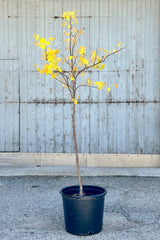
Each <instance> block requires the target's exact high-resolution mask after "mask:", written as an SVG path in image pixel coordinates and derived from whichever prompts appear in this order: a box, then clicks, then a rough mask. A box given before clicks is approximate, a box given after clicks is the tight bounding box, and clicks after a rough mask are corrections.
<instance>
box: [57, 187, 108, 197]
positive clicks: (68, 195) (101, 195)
mask: <svg viewBox="0 0 160 240" xmlns="http://www.w3.org/2000/svg"><path fill="white" fill-rule="evenodd" d="M77 188H79V185H71V186H66V187H64V188H62V189H61V190H60V191H59V193H60V194H61V195H62V197H63V196H64V197H69V198H77V199H80V198H81V199H87V198H99V197H103V196H105V195H106V194H107V190H106V189H105V188H103V187H100V186H96V185H83V188H91V189H94V188H95V189H99V190H102V191H103V192H102V193H99V194H94V195H86V196H85V195H84V196H78V195H70V194H67V193H64V192H63V191H64V190H67V189H73V190H74V189H77Z"/></svg>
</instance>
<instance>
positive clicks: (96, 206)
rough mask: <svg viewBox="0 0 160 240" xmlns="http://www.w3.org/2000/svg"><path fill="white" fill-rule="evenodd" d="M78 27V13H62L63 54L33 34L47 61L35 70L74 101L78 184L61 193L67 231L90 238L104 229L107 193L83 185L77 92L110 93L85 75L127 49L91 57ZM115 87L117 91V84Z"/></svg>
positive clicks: (73, 120) (108, 87)
mask: <svg viewBox="0 0 160 240" xmlns="http://www.w3.org/2000/svg"><path fill="white" fill-rule="evenodd" d="M76 24H77V13H76V12H70V11H67V12H63V15H62V27H63V28H64V43H65V51H64V53H60V49H57V48H56V49H54V48H53V47H52V43H53V41H54V40H55V38H54V37H50V38H49V39H48V40H46V39H45V38H41V37H40V36H39V35H38V34H34V37H35V45H36V46H39V47H40V48H41V49H42V50H43V53H42V60H43V61H44V64H43V66H42V67H41V68H40V67H39V66H37V65H36V69H37V71H38V72H39V73H40V74H43V73H44V74H46V75H50V76H51V77H52V78H53V79H55V81H57V82H58V83H59V84H61V85H62V87H63V88H64V89H66V90H68V92H69V95H70V98H71V101H72V129H73V139H74V149H75V155H76V167H77V176H78V180H79V185H78V186H69V187H65V188H63V189H62V190H61V191H60V193H61V195H62V198H63V207H64V217H65V228H66V231H67V232H69V233H72V234H76V235H90V234H96V233H98V232H100V231H101V229H102V222H103V208H104V197H105V195H106V193H107V191H106V189H104V188H102V187H98V186H91V185H82V181H81V175H80V166H79V156H78V147H77V136H76V126H75V114H76V105H77V103H78V98H79V97H78V91H79V89H80V88H82V87H89V88H96V89H97V90H102V89H103V90H106V91H107V92H110V91H111V86H108V85H107V83H106V82H103V81H96V82H93V81H92V80H91V79H90V78H87V79H85V73H86V72H87V71H89V70H90V69H97V70H99V71H100V70H102V69H103V68H104V67H105V64H104V63H105V61H106V60H107V59H108V58H109V57H110V56H112V55H113V54H117V53H118V52H120V51H121V50H122V49H124V47H122V43H121V42H120V43H117V45H116V47H117V48H118V49H113V50H112V51H108V50H106V49H102V48H100V49H99V51H97V50H95V51H92V52H91V55H90V57H89V58H88V57H87V52H86V48H85V46H80V45H79V39H80V36H81V35H82V34H83V29H82V28H80V29H77V28H76V27H75V26H76ZM81 78H84V79H83V81H80V79H81ZM113 86H114V87H115V88H117V84H116V83H115V84H113Z"/></svg>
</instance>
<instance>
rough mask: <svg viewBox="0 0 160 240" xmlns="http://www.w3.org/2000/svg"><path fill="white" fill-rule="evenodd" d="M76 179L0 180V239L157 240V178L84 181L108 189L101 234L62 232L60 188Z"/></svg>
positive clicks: (159, 191) (159, 217)
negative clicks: (88, 234) (79, 235)
mask: <svg viewBox="0 0 160 240" xmlns="http://www.w3.org/2000/svg"><path fill="white" fill-rule="evenodd" d="M77 183H78V182H77V178H76V177H74V176H72V177H71V176H68V177H58V176H21V177H0V240H72V239H73V240H83V239H84V240H85V239H86V240H160V178H158V177H156V178H153V177H120V176H119V177H118V176H117V177H100V176H99V177H85V176H84V177H83V184H91V185H99V186H102V187H105V188H107V190H108V193H107V195H106V199H105V208H104V224H103V231H102V232H101V233H99V234H96V235H93V236H88V237H78V236H74V235H70V234H69V233H67V232H65V230H64V220H63V209H62V200H61V195H60V194H59V190H60V189H61V188H62V187H64V186H68V185H73V184H77Z"/></svg>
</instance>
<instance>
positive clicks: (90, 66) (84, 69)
mask: <svg viewBox="0 0 160 240" xmlns="http://www.w3.org/2000/svg"><path fill="white" fill-rule="evenodd" d="M124 48H126V46H125V47H123V48H121V49H119V50H117V51H116V52H113V53H110V54H109V55H107V56H105V57H104V59H103V60H101V61H100V62H97V63H93V64H92V65H89V66H86V67H84V68H82V69H81V70H80V71H78V73H77V75H76V78H77V77H78V75H79V74H81V73H82V72H84V71H86V70H87V69H89V68H93V67H94V66H97V65H99V64H100V63H103V62H105V61H106V59H107V58H108V57H110V56H111V55H113V54H116V53H118V52H120V51H121V50H123V49H124Z"/></svg>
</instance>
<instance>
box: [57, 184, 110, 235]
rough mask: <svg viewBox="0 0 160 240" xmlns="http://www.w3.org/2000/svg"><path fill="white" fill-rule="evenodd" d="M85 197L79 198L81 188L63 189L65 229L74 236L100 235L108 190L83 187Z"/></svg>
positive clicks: (70, 187) (96, 187)
mask: <svg viewBox="0 0 160 240" xmlns="http://www.w3.org/2000/svg"><path fill="white" fill-rule="evenodd" d="M83 192H84V196H79V195H78V193H79V186H69V187H65V188H63V189H62V190H61V191H60V193H61V195H62V199H63V209H64V220H65V229H66V231H67V232H69V233H71V234H74V235H82V236H86V235H92V234H96V233H99V232H100V231H101V230H102V225H103V211H104V198H105V195H106V193H107V190H106V189H104V188H102V187H98V186H91V185H84V186H83Z"/></svg>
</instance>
